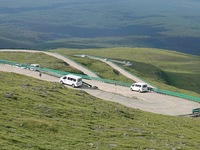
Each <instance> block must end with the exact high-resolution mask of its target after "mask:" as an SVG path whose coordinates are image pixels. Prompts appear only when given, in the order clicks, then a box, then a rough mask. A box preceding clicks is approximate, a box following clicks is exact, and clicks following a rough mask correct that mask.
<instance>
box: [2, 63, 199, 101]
mask: <svg viewBox="0 0 200 150" xmlns="http://www.w3.org/2000/svg"><path fill="white" fill-rule="evenodd" d="M0 63H1V64H8V65H12V66H16V67H20V68H24V69H30V70H35V71H40V72H43V73H46V74H50V75H53V76H56V77H62V76H63V75H67V74H74V73H71V72H66V71H59V70H54V69H49V68H41V67H32V66H30V65H27V64H20V63H16V62H12V61H7V60H0ZM74 75H78V76H81V77H82V78H83V79H88V80H95V81H100V82H105V83H109V84H114V85H121V86H125V87H130V86H131V84H128V83H124V82H120V81H115V80H109V79H103V78H97V77H90V76H87V75H83V74H74ZM152 91H153V92H156V93H160V94H165V95H170V96H175V97H179V98H184V99H188V100H192V101H195V102H199V103H200V98H198V97H194V96H190V95H186V94H181V93H176V92H172V91H167V90H161V89H157V88H153V89H152Z"/></svg>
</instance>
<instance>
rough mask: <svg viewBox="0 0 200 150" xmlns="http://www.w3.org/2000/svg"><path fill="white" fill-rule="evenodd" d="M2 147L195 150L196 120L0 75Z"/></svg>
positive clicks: (199, 126) (198, 127)
mask: <svg viewBox="0 0 200 150" xmlns="http://www.w3.org/2000/svg"><path fill="white" fill-rule="evenodd" d="M0 83H1V86H0V118H1V122H0V147H1V148H2V149H9V150H10V149H13V150H15V149H19V150H22V149H49V150H50V149H95V148H96V149H123V150H124V149H173V148H176V149H188V150H192V149H194V150H196V149H198V148H199V146H200V144H199V133H200V120H199V119H192V118H183V117H170V116H163V115H156V114H152V113H147V112H142V111H140V110H136V109H131V108H127V107H124V106H121V105H119V104H115V103H111V102H106V101H102V100H99V99H97V98H95V97H93V96H90V95H88V94H86V93H84V92H82V91H75V90H71V89H68V88H66V87H64V86H63V85H60V84H58V83H49V82H45V81H39V80H36V79H33V78H30V77H25V76H22V75H17V74H14V73H3V72H0Z"/></svg>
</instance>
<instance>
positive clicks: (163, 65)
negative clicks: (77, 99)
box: [55, 47, 200, 97]
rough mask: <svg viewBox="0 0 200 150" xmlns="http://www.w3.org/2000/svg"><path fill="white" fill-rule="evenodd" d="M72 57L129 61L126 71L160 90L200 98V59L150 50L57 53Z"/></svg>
mask: <svg viewBox="0 0 200 150" xmlns="http://www.w3.org/2000/svg"><path fill="white" fill-rule="evenodd" d="M55 51H56V52H58V53H61V54H64V55H68V56H70V55H71V56H73V55H74V54H88V55H93V56H100V57H103V58H112V59H116V60H123V61H129V62H131V63H132V64H133V66H131V67H124V66H122V67H123V68H124V69H126V70H128V71H129V72H131V73H133V74H135V75H137V76H138V77H140V78H142V79H144V80H146V81H147V82H149V83H151V84H153V85H155V86H157V87H158V88H161V89H166V90H172V91H175V92H180V93H184V94H189V95H194V96H198V97H199V96H200V90H199V87H200V80H199V77H200V57H199V56H194V55H188V54H184V53H178V52H175V51H168V50H161V49H150V48H124V47H120V48H104V49H86V50H74V49H57V50H55Z"/></svg>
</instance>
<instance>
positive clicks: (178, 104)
mask: <svg viewBox="0 0 200 150" xmlns="http://www.w3.org/2000/svg"><path fill="white" fill-rule="evenodd" d="M14 51H16V50H14ZM20 51H23V52H24V50H20ZM0 52H1V50H0ZM26 52H38V51H29V50H27V51H26ZM45 53H46V54H50V55H51V56H54V57H57V58H59V59H61V57H58V56H59V54H54V53H50V52H45ZM62 60H63V61H66V62H67V63H68V62H69V60H68V59H67V58H66V57H63V58H62ZM73 67H74V66H73ZM76 67H77V69H79V70H81V68H79V66H76ZM0 71H5V72H15V73H19V74H23V75H27V76H31V77H34V78H37V79H40V80H46V81H51V82H58V80H59V79H58V78H56V77H53V76H50V75H46V74H43V75H42V77H40V76H39V73H38V72H36V71H31V70H26V69H21V68H16V67H12V66H8V65H0ZM84 81H85V82H86V83H89V84H91V85H93V86H97V87H98V89H91V88H88V87H85V86H83V87H81V88H77V90H83V91H85V92H87V93H89V94H91V95H93V96H95V97H98V98H100V99H103V100H107V101H112V102H117V103H119V104H122V105H125V106H128V107H132V108H138V109H141V110H144V111H148V112H153V113H158V114H164V115H172V116H176V115H184V114H190V113H191V111H192V109H194V108H197V107H200V103H197V102H193V101H189V100H185V99H181V98H177V97H172V96H168V95H162V94H158V93H153V92H148V93H138V92H133V91H130V90H129V88H127V87H122V86H118V85H112V84H108V83H103V82H99V81H92V80H84ZM68 87H69V86H68ZM69 88H71V87H69Z"/></svg>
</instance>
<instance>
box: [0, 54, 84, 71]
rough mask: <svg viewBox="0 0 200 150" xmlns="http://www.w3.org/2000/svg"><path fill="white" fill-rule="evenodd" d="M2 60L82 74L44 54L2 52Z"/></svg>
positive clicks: (0, 57) (0, 55)
mask: <svg viewBox="0 0 200 150" xmlns="http://www.w3.org/2000/svg"><path fill="white" fill-rule="evenodd" d="M0 59H3V60H9V61H14V62H17V63H22V64H40V66H41V67H44V68H50V69H55V70H60V71H67V72H72V73H77V74H82V72H81V71H80V70H77V69H75V68H73V67H71V66H69V64H67V63H66V62H64V61H63V60H60V59H57V58H55V57H53V56H49V55H46V54H43V53H28V52H0Z"/></svg>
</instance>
